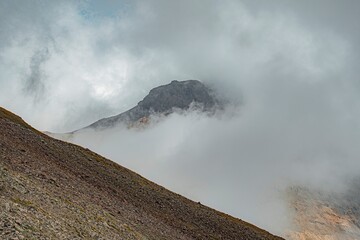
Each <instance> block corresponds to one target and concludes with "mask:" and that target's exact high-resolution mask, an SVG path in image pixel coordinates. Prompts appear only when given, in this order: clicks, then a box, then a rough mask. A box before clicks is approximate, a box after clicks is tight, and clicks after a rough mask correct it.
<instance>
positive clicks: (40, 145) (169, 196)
mask: <svg viewBox="0 0 360 240" xmlns="http://www.w3.org/2000/svg"><path fill="white" fill-rule="evenodd" d="M0 239H264V240H265V239H281V238H279V237H276V236H273V235H271V234H269V233H268V232H266V231H264V230H261V229H259V228H257V227H255V226H253V225H251V224H248V223H246V222H243V221H241V220H239V219H236V218H233V217H231V216H228V215H226V214H223V213H220V212H217V211H215V210H213V209H210V208H208V207H206V206H203V205H201V204H199V203H195V202H193V201H190V200H188V199H186V198H184V197H182V196H180V195H177V194H175V193H172V192H170V191H168V190H166V189H164V188H163V187H160V186H158V185H156V184H154V183H152V182H150V181H148V180H146V179H144V178H142V177H141V176H139V175H137V174H136V173H134V172H132V171H130V170H128V169H126V168H124V167H121V166H119V165H117V164H116V163H114V162H112V161H110V160H107V159H105V158H103V157H101V156H99V155H97V154H95V153H93V152H91V151H89V150H87V149H84V148H82V147H79V146H76V145H73V144H69V143H65V142H62V141H59V140H55V139H52V138H50V137H48V136H46V135H44V134H41V133H40V132H38V131H36V130H35V129H33V128H31V127H30V126H29V125H27V124H26V123H25V122H24V121H23V120H22V119H21V118H19V117H17V116H15V115H13V114H11V113H10V112H8V111H6V110H4V109H2V108H0Z"/></svg>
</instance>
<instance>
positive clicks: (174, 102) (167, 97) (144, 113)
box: [87, 80, 223, 128]
mask: <svg viewBox="0 0 360 240" xmlns="http://www.w3.org/2000/svg"><path fill="white" fill-rule="evenodd" d="M222 105H223V103H222V101H220V100H219V99H218V98H217V96H216V95H215V93H214V91H213V90H212V89H211V88H209V87H207V86H206V85H204V84H203V83H202V82H200V81H198V80H187V81H177V80H174V81H172V82H171V83H169V84H167V85H163V86H159V87H156V88H154V89H152V90H151V91H150V92H149V94H148V95H147V96H146V97H145V98H144V99H143V100H142V101H140V102H139V103H138V104H137V106H135V107H133V108H132V109H130V110H128V111H126V112H124V113H121V114H119V115H116V116H113V117H109V118H104V119H101V120H99V121H97V122H95V123H93V124H91V125H90V126H88V127H87V128H107V127H113V126H115V125H116V124H118V123H125V124H133V123H135V122H137V121H143V122H144V121H147V118H148V117H149V116H150V115H152V114H162V115H168V114H171V113H172V112H173V111H174V110H176V109H180V110H187V109H189V108H190V107H192V106H194V107H195V108H197V109H200V110H201V111H204V112H211V111H214V110H215V109H217V108H219V107H221V106H222Z"/></svg>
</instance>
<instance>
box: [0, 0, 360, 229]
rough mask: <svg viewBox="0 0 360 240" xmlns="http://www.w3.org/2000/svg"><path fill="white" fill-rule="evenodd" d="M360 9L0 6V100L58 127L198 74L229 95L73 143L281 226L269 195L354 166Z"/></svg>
mask: <svg viewBox="0 0 360 240" xmlns="http://www.w3.org/2000/svg"><path fill="white" fill-rule="evenodd" d="M359 11H360V1H357V0H342V1H340V0H339V1H334V0H317V1H314V0H301V1H297V0H293V1H290V0H273V1H267V0H243V1H235V0H227V1H216V0H185V1H184V0H183V1H175V0H174V1H171V0H153V1H149V0H146V1H145V0H144V1H13V0H11V1H10V0H9V1H6V0H5V1H1V2H0V105H1V106H3V107H5V108H8V109H9V110H11V111H14V112H15V113H17V114H19V115H20V116H22V117H23V118H24V119H25V120H26V121H28V122H29V123H30V124H32V125H33V126H35V127H36V128H38V129H40V130H48V131H55V132H66V131H71V130H75V129H78V128H80V127H83V126H85V125H87V124H89V123H92V122H94V121H96V120H98V119H99V118H102V117H107V116H110V115H114V114H118V113H120V112H122V111H125V110H127V109H129V108H131V107H133V106H134V105H135V104H137V102H138V101H140V100H141V99H142V98H143V97H144V96H145V95H146V94H147V93H148V91H149V90H150V89H151V88H153V87H156V86H158V85H160V84H166V83H169V82H170V81H171V80H173V79H177V80H186V79H199V80H201V81H203V82H205V83H207V84H209V85H211V86H213V87H214V88H215V89H217V91H218V93H219V94H222V95H225V96H227V97H228V98H229V99H230V100H231V101H235V102H240V103H241V104H240V105H239V106H238V107H236V108H235V109H234V108H229V109H227V112H226V113H225V115H224V116H218V117H216V118H212V119H210V118H208V117H205V116H201V115H200V116H199V115H198V114H197V113H193V114H189V115H187V116H181V115H176V114H175V115H174V116H172V117H170V118H169V119H168V120H167V121H164V122H162V123H160V124H159V125H158V126H154V127H152V128H150V129H149V130H147V131H140V132H137V131H127V130H124V129H117V130H116V131H111V132H103V133H97V135H95V134H94V133H89V134H91V137H89V135H84V136H78V137H77V139H76V141H77V142H78V143H80V144H84V145H87V146H90V147H91V148H92V149H94V150H96V151H98V152H100V153H102V154H104V155H106V156H108V157H111V158H112V159H114V160H115V161H117V162H119V163H121V164H123V165H125V166H128V167H131V168H132V169H134V170H136V171H138V172H140V173H141V174H143V175H145V176H146V177H149V178H150V179H152V180H154V181H156V182H158V183H161V184H163V185H165V186H167V187H169V188H171V189H172V190H174V191H177V192H180V193H182V194H185V195H186V196H189V197H191V198H193V199H196V200H200V201H202V202H205V203H206V204H209V205H211V206H213V207H216V208H218V209H221V210H223V211H226V212H228V213H231V214H233V215H235V216H238V217H241V218H244V219H246V220H249V221H251V222H253V223H256V224H258V225H260V226H262V227H265V228H267V229H269V230H272V231H274V232H277V233H282V230H283V226H284V224H285V223H286V222H287V221H288V220H287V219H286V216H285V215H284V214H283V211H284V205H283V204H282V203H280V202H279V201H278V200H277V197H278V196H275V195H276V194H274V193H278V191H280V190H283V189H285V188H286V187H287V186H289V185H291V184H302V185H307V186H310V185H314V186H315V187H320V188H322V189H331V188H334V187H335V188H342V187H343V186H342V184H343V182H344V180H345V179H346V177H352V176H355V177H356V176H357V174H358V172H359V171H360V164H359V163H358V157H359V156H360V150H358V148H359V147H358V146H359V144H360V81H359V74H358V70H359V69H360V66H359V62H360V58H359V57H360V54H359V53H360V48H359V42H360V30H359V27H358V23H359V22H360V15H359V14H358V13H359ZM99 134H100V135H99ZM169 139H171V141H169ZM114 143H116V144H115V145H114ZM119 146H120V147H119ZM120 150H121V151H120ZM149 156H151V157H149ZM209 183H211V184H209ZM265 213H266V214H265ZM274 219H275V220H276V221H274Z"/></svg>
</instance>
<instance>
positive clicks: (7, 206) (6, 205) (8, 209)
mask: <svg viewBox="0 0 360 240" xmlns="http://www.w3.org/2000/svg"><path fill="white" fill-rule="evenodd" d="M5 210H6V211H7V212H10V204H9V203H5Z"/></svg>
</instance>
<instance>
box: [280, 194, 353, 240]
mask: <svg viewBox="0 0 360 240" xmlns="http://www.w3.org/2000/svg"><path fill="white" fill-rule="evenodd" d="M355 188H356V187H355ZM353 189H354V188H353ZM287 196H288V200H289V207H290V209H291V210H292V216H293V229H291V230H290V231H289V233H288V236H287V238H288V239H291V240H307V239H309V240H310V239H311V240H354V239H360V226H359V217H360V215H359V207H360V205H359V201H358V200H357V199H358V196H359V195H356V196H354V195H353V194H352V193H349V192H348V193H345V194H344V193H334V192H333V193H326V192H323V191H317V190H310V189H309V188H305V187H292V188H289V189H288V191H287Z"/></svg>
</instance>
